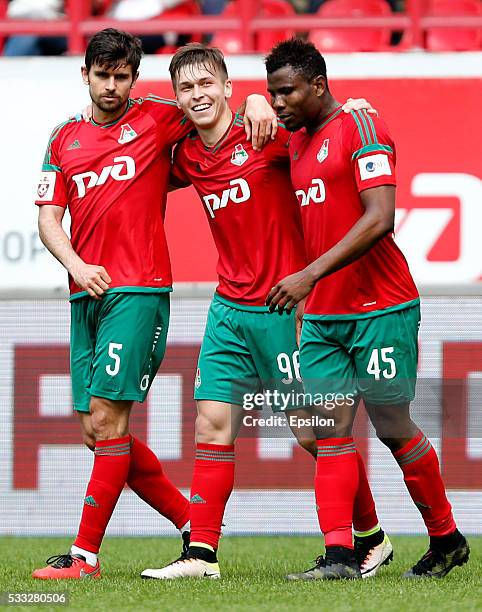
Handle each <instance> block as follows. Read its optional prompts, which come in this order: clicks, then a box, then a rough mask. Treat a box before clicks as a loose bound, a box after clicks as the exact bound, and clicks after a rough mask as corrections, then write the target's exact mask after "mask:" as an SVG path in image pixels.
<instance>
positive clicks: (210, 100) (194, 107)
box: [175, 65, 232, 129]
mask: <svg viewBox="0 0 482 612" xmlns="http://www.w3.org/2000/svg"><path fill="white" fill-rule="evenodd" d="M175 89H176V98H177V102H178V104H179V107H180V108H181V109H182V110H183V111H184V113H185V114H186V116H187V117H188V118H189V119H190V120H191V121H192V122H193V123H194V125H195V126H196V127H199V128H202V129H209V128H211V127H214V126H215V125H216V123H217V122H218V121H219V119H220V118H221V117H223V116H224V115H225V114H226V110H227V108H228V99H229V98H230V97H231V94H232V86H231V81H230V80H229V79H226V80H225V79H224V78H223V77H222V76H221V75H219V74H218V73H217V71H216V69H215V68H214V67H211V66H206V67H204V66H198V65H195V66H194V65H188V66H183V67H181V69H180V70H179V74H178V75H177V79H176V88H175Z"/></svg>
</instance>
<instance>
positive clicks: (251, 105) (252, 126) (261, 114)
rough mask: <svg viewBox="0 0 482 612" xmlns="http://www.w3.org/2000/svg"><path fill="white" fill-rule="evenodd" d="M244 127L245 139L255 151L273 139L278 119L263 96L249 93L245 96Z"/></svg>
mask: <svg viewBox="0 0 482 612" xmlns="http://www.w3.org/2000/svg"><path fill="white" fill-rule="evenodd" d="M244 129H245V130H246V140H250V141H251V144H252V145H253V149H254V150H255V151H261V149H262V148H263V147H264V146H265V145H266V144H267V143H268V142H269V140H270V139H271V140H274V139H275V137H276V132H277V131H278V119H277V117H276V113H275V112H274V110H273V109H272V108H271V106H270V104H269V103H268V101H267V100H266V98H265V97H264V96H262V95H259V94H251V95H249V96H248V97H247V98H246V109H245V111H244Z"/></svg>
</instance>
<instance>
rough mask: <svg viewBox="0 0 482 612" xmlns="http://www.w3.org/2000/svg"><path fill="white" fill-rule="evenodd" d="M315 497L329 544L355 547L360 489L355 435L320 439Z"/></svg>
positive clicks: (319, 516)
mask: <svg viewBox="0 0 482 612" xmlns="http://www.w3.org/2000/svg"><path fill="white" fill-rule="evenodd" d="M316 444H317V446H318V458H317V460H316V475H315V496H316V506H317V512H318V522H319V524H320V529H321V531H322V532H323V534H324V536H325V546H345V547H347V548H353V539H352V533H351V525H352V521H353V504H354V501H355V495H356V492H357V488H358V460H357V454H356V449H355V445H354V443H353V438H351V437H349V438H328V439H326V440H317V443H316Z"/></svg>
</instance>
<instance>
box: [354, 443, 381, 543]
mask: <svg viewBox="0 0 482 612" xmlns="http://www.w3.org/2000/svg"><path fill="white" fill-rule="evenodd" d="M356 456H357V460H358V489H357V492H356V496H355V503H354V505H353V528H354V529H355V531H361V532H364V531H370V530H371V529H373V528H374V527H376V526H377V525H378V516H377V511H376V509H375V501H374V499H373V495H372V490H371V489H370V483H369V482H368V477H367V471H366V469H365V463H364V461H363V458H362V456H361V455H360V453H359V452H358V451H357V452H356Z"/></svg>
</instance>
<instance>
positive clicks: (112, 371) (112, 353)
mask: <svg viewBox="0 0 482 612" xmlns="http://www.w3.org/2000/svg"><path fill="white" fill-rule="evenodd" d="M120 350H122V344H117V343H116V342H111V343H110V344H109V351H108V352H109V357H112V359H113V360H114V363H113V364H109V365H106V366H105V371H106V372H107V374H109V376H115V375H116V374H118V373H119V369H120V362H121V360H120V355H118V354H117V353H116V351H120Z"/></svg>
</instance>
